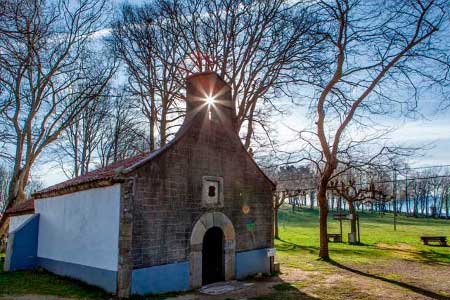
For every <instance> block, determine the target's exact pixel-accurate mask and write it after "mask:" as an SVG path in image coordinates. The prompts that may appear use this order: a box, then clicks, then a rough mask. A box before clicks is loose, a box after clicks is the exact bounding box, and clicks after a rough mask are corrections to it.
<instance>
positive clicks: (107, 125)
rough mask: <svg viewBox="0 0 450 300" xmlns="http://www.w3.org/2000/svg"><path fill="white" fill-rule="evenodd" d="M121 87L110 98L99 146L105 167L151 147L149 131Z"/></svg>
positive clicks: (101, 164) (99, 152) (102, 163)
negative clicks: (148, 137)
mask: <svg viewBox="0 0 450 300" xmlns="http://www.w3.org/2000/svg"><path fill="white" fill-rule="evenodd" d="M133 102H134V101H132V100H130V98H129V96H128V95H127V94H126V93H125V91H124V89H121V90H120V91H118V92H117V93H115V96H114V97H111V98H110V99H109V104H108V115H107V117H106V119H105V121H104V123H103V124H104V125H103V128H102V131H101V132H100V141H99V143H98V146H97V153H98V157H99V164H100V166H102V167H104V166H107V165H109V164H111V163H114V162H116V161H119V160H122V159H125V158H127V157H130V156H133V155H136V154H138V153H142V152H144V151H148V150H149V149H150V145H149V141H148V139H147V136H148V135H147V134H148V133H147V132H145V131H143V130H142V127H143V126H142V122H141V121H140V120H139V119H138V118H136V114H137V113H136V108H135V106H134V104H133Z"/></svg>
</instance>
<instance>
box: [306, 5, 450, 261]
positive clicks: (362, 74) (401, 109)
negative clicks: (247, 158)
mask: <svg viewBox="0 0 450 300" xmlns="http://www.w3.org/2000/svg"><path fill="white" fill-rule="evenodd" d="M316 8H317V11H316V13H317V15H318V16H319V18H320V22H321V29H320V30H319V32H318V34H320V35H322V36H324V37H325V39H324V44H323V46H324V50H323V55H324V59H326V60H327V61H328V62H329V65H328V68H327V69H324V70H322V72H321V73H318V74H316V75H317V76H316V77H314V79H313V80H309V79H306V80H305V81H306V82H309V83H310V86H311V88H312V89H313V91H314V92H313V96H312V97H311V103H312V108H313V116H314V118H315V129H314V130H312V131H310V132H309V136H308V137H306V136H302V137H303V140H304V141H305V142H306V143H307V144H308V145H309V146H308V147H309V150H310V151H312V152H315V153H317V155H315V158H314V161H315V163H316V167H317V169H318V171H319V173H320V180H319V185H318V193H317V200H318V203H319V207H320V252H319V256H320V257H321V258H328V257H329V252H328V240H327V215H328V201H327V189H328V188H329V183H330V181H331V180H332V178H333V176H335V172H336V168H337V166H338V164H339V163H342V162H343V161H344V162H345V160H346V155H345V152H347V151H349V150H352V151H354V150H355V149H357V148H358V145H361V144H362V143H364V142H367V141H372V142H373V141H374V137H373V136H372V137H370V138H367V136H362V137H361V136H360V135H362V133H364V132H370V127H371V126H374V123H375V124H376V121H375V120H374V119H376V116H378V115H386V114H390V113H391V114H392V113H393V112H397V113H398V115H401V114H402V113H408V112H410V111H412V110H414V109H415V108H416V106H417V103H416V102H417V100H418V98H419V97H420V91H421V89H420V88H421V87H424V86H425V87H431V86H434V85H439V86H443V85H444V84H446V83H448V80H449V78H448V75H447V74H449V73H448V70H449V65H450V64H449V51H448V49H446V48H445V47H447V43H441V42H440V40H441V39H443V38H444V37H445V36H446V35H448V32H440V31H439V29H441V28H443V29H444V31H445V29H446V27H445V24H446V22H448V9H449V7H448V3H447V2H446V1H439V0H436V1H435V0H418V1H407V0H405V1H383V2H380V1H357V0H335V1H318V2H317V6H316ZM402 88H409V90H410V91H413V94H412V95H408V96H405V97H400V96H399V94H398V93H397V89H402ZM352 135H353V138H351V136H352ZM378 138H380V136H379V137H378ZM380 143H381V141H380ZM360 149H361V147H360ZM360 151H361V150H360ZM366 151H367V149H366ZM383 151H384V152H389V148H384V149H383Z"/></svg>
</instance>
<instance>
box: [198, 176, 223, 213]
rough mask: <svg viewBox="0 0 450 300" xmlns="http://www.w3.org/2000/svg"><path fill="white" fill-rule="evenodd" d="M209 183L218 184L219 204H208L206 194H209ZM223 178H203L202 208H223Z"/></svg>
mask: <svg viewBox="0 0 450 300" xmlns="http://www.w3.org/2000/svg"><path fill="white" fill-rule="evenodd" d="M208 181H214V182H217V183H218V185H217V186H218V191H217V193H218V197H217V203H208V201H207V199H206V195H205V193H206V192H207V191H206V190H205V187H206V183H207V182H208ZM223 199H224V197H223V177H219V176H203V177H202V206H203V207H223V206H224V201H223Z"/></svg>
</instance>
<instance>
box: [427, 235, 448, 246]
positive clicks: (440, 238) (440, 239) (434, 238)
mask: <svg viewBox="0 0 450 300" xmlns="http://www.w3.org/2000/svg"><path fill="white" fill-rule="evenodd" d="M420 239H421V240H422V242H423V244H424V245H429V243H430V242H438V243H439V245H441V246H445V247H446V246H447V237H446V236H421V237H420Z"/></svg>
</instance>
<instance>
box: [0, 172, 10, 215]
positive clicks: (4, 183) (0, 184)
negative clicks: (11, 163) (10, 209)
mask: <svg viewBox="0 0 450 300" xmlns="http://www.w3.org/2000/svg"><path fill="white" fill-rule="evenodd" d="M10 180H11V176H10V173H9V172H8V169H7V168H6V167H5V166H4V165H0V215H1V214H3V213H4V212H5V210H6V206H7V202H6V200H7V195H8V187H9V181H10Z"/></svg>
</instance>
